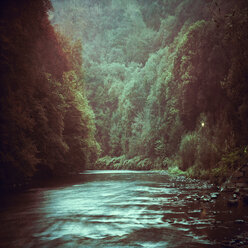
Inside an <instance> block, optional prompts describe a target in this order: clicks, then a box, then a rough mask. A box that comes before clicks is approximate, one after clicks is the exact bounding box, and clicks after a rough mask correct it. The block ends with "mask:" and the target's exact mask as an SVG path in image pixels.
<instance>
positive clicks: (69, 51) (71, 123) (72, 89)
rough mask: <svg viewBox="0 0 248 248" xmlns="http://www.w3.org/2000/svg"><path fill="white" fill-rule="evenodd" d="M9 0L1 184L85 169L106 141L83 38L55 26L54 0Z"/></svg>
mask: <svg viewBox="0 0 248 248" xmlns="http://www.w3.org/2000/svg"><path fill="white" fill-rule="evenodd" d="M1 5H2V6H1V7H0V9H1V22H0V41H1V42H0V45H1V49H0V51H1V54H0V56H1V60H0V68H1V72H0V73H1V74H0V75H1V79H0V81H1V93H0V94H1V101H0V108H1V109H0V112H1V117H0V118H1V120H0V130H1V132H0V148H1V150H0V155H1V167H0V188H4V187H9V185H12V186H13V187H17V186H18V185H22V184H24V183H27V182H29V181H30V180H31V179H32V178H34V177H37V178H38V177H39V178H47V177H48V176H52V175H63V174H67V173H73V172H76V171H78V170H82V168H84V167H86V166H87V163H93V162H94V159H96V158H97V154H98V152H99V145H98V143H97V142H96V140H95V138H94V135H95V124H94V114H93V111H92V109H91V108H90V107H89V105H88V101H87V99H86V96H85V89H84V84H83V73H82V69H81V64H82V56H81V44H80V43H76V42H71V41H69V40H68V38H66V37H64V36H62V35H60V34H59V33H57V32H55V31H54V28H53V27H52V26H51V24H50V21H49V17H48V10H49V9H50V8H51V3H50V2H49V1H46V0H40V1H32V0H23V1H20V0H13V1H6V2H2V1H1Z"/></svg>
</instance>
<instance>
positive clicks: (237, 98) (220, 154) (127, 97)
mask: <svg viewBox="0 0 248 248" xmlns="http://www.w3.org/2000/svg"><path fill="white" fill-rule="evenodd" d="M52 3H53V5H54V12H53V13H51V14H50V18H51V21H52V23H53V25H55V26H56V27H57V28H58V29H59V30H60V32H62V33H63V34H64V35H65V36H67V37H71V38H72V39H74V40H75V41H76V40H78V39H81V40H82V41H83V58H84V59H83V60H84V62H83V64H84V76H85V82H86V89H87V96H88V98H89V101H90V105H91V106H92V108H93V110H94V113H95V115H96V127H97V139H98V142H99V143H100V145H101V148H102V154H101V156H102V157H103V158H101V159H99V160H98V162H97V164H96V167H97V168H132V169H141V168H143V169H144V168H146V169H150V168H167V167H168V166H169V167H171V166H179V168H181V169H182V170H187V171H188V173H189V174H190V175H194V176H207V177H208V176H209V175H212V176H216V177H218V176H221V177H222V176H225V175H227V174H228V173H229V172H230V171H232V170H235V169H236V168H238V167H239V166H240V165H242V164H244V163H246V162H247V145H248V141H247V140H248V139H247V138H248V125H247V124H248V97H247V96H248V94H247V93H248V84H247V80H248V74H247V72H248V68H247V66H248V64H247V61H248V60H247V46H248V45H247V44H248V40H247V38H248V37H247V35H248V34H247V30H248V25H247V22H248V16H247V13H248V9H247V7H248V4H247V1H246V0H238V1H235V0H229V1H224V0H218V1H211V0H197V1H196V0H153V1H150V0H125V1H124V0H113V1H111V0H101V1H100V0H95V1H92V0H69V1H59V0H53V1H52Z"/></svg>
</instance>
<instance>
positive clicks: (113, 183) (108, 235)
mask: <svg viewBox="0 0 248 248" xmlns="http://www.w3.org/2000/svg"><path fill="white" fill-rule="evenodd" d="M215 192H216V189H215V188H214V187H213V186H212V185H209V184H207V183H203V182H201V181H197V180H189V179H185V178H183V177H177V178H172V177H170V176H168V175H167V174H166V173H164V174H161V173H159V172H147V171H144V172H142V171H141V172H135V171H86V172H84V173H82V174H81V175H80V177H79V178H77V180H76V181H70V182H63V183H61V182H60V183H58V182H56V183H50V184H48V185H46V187H39V188H38V187H36V188H33V189H29V190H27V191H26V192H22V193H18V194H15V195H12V196H8V197H1V205H0V225H1V226H0V247H3V248H8V247H11V248H12V247H13V248H19V247H21V248H29V247H30V248H31V247H44V248H45V247H46V248H50V247H51V248H52V247H62V248H63V247H87V248H88V247H89V248H90V247H104V248H105V247H149V248H150V247H151V248H152V247H156V248H159V247H163V248H165V247H168V248H173V247H178V248H184V247H192V248H193V247H194V248H198V247H199V248H204V247H232V244H233V247H248V246H246V244H245V239H244V235H246V232H247V230H248V211H246V210H247V207H246V206H243V205H242V204H241V205H239V206H238V207H228V206H227V205H226V203H225V201H224V200H223V197H222V196H220V195H219V196H218V197H217V194H216V195H215V194H214V193H215ZM216 197H217V198H216ZM242 235H243V240H242V239H241V238H240V236H242ZM232 242H233V243H232Z"/></svg>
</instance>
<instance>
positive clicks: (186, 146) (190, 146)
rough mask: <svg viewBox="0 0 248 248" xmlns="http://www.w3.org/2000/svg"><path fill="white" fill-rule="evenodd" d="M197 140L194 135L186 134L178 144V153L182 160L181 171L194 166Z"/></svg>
mask: <svg viewBox="0 0 248 248" xmlns="http://www.w3.org/2000/svg"><path fill="white" fill-rule="evenodd" d="M198 142H199V138H198V136H197V134H196V133H191V134H186V135H185V136H184V137H183V138H182V140H181V144H180V148H179V153H180V155H181V159H182V165H181V168H180V169H182V170H187V169H188V168H189V167H191V166H193V165H194V164H195V161H196V158H197V145H198Z"/></svg>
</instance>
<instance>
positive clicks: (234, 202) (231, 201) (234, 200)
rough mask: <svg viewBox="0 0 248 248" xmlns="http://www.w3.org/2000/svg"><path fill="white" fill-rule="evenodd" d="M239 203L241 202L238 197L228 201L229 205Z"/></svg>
mask: <svg viewBox="0 0 248 248" xmlns="http://www.w3.org/2000/svg"><path fill="white" fill-rule="evenodd" d="M238 203H239V200H238V199H229V200H228V201H227V204H228V205H229V206H238Z"/></svg>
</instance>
